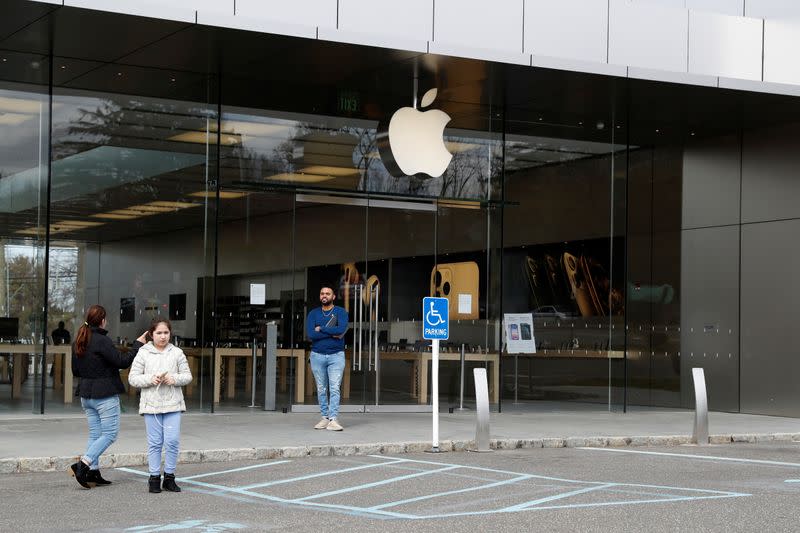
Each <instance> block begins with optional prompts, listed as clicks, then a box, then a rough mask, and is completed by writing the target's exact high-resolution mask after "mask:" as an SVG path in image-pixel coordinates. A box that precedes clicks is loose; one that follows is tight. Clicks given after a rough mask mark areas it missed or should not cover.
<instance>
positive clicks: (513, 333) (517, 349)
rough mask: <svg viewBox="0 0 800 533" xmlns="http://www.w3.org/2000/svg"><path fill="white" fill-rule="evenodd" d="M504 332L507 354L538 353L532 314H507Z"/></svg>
mask: <svg viewBox="0 0 800 533" xmlns="http://www.w3.org/2000/svg"><path fill="white" fill-rule="evenodd" d="M503 330H504V334H505V337H506V352H507V353H536V338H535V337H534V336H533V315H532V314H531V313H505V314H504V315H503Z"/></svg>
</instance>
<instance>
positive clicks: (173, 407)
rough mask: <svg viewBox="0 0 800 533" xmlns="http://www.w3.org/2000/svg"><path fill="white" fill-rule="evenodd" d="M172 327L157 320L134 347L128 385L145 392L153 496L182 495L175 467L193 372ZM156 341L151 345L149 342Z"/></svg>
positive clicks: (143, 405) (143, 404) (142, 402)
mask: <svg viewBox="0 0 800 533" xmlns="http://www.w3.org/2000/svg"><path fill="white" fill-rule="evenodd" d="M171 336H172V324H170V322H169V320H167V319H166V318H160V317H159V318H156V319H154V320H153V322H152V324H151V325H150V329H149V330H147V331H145V332H144V333H142V334H141V335H140V336H139V338H138V339H136V342H135V343H134V345H133V351H134V353H136V358H135V359H134V360H133V365H132V366H131V371H130V373H129V374H128V382H129V383H130V384H131V385H132V386H134V387H136V388H139V389H142V393H141V398H140V399H139V414H140V415H144V422H145V428H146V429H147V451H148V463H149V466H150V481H149V490H150V492H161V489H162V488H163V489H164V490H168V491H170V492H180V491H181V489H180V487H178V485H176V484H175V467H176V466H177V464H178V449H179V441H180V431H181V412H183V411H186V403H185V402H184V401H183V390H182V389H181V387H183V386H184V385H187V384H189V383H191V381H192V372H191V371H190V370H189V363H188V362H187V361H186V355H184V353H183V350H181V349H180V348H178V347H177V346H174V345H173V344H170V342H169V340H170V337H171ZM148 338H152V339H153V340H152V341H151V342H148V341H147V339H148ZM162 449H166V460H165V461H164V483H163V485H161V451H162Z"/></svg>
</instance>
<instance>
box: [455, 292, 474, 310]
mask: <svg viewBox="0 0 800 533" xmlns="http://www.w3.org/2000/svg"><path fill="white" fill-rule="evenodd" d="M471 312H472V295H471V294H459V295H458V314H459V315H468V314H470V313H471Z"/></svg>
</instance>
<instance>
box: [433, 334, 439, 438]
mask: <svg viewBox="0 0 800 533" xmlns="http://www.w3.org/2000/svg"><path fill="white" fill-rule="evenodd" d="M431 342H432V343H433V356H432V357H431V365H432V366H433V369H432V372H431V381H432V383H431V409H432V411H433V443H432V446H431V447H432V449H431V451H432V452H438V451H439V339H433V340H432V341H431Z"/></svg>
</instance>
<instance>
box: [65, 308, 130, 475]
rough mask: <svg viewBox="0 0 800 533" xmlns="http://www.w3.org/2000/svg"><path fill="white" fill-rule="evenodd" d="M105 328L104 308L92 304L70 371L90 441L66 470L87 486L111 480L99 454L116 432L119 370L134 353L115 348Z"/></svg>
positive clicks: (82, 328)
mask: <svg viewBox="0 0 800 533" xmlns="http://www.w3.org/2000/svg"><path fill="white" fill-rule="evenodd" d="M105 328H106V310H105V309H104V308H103V307H102V306H100V305H93V306H91V307H90V308H89V311H88V312H87V313H86V320H85V321H84V322H83V325H82V326H81V327H80V329H79V330H78V335H77V336H76V337H75V344H74V345H73V347H72V374H73V375H74V376H76V377H79V378H81V379H80V384H79V385H78V391H77V393H78V396H80V398H81V406H82V407H83V411H84V412H85V413H86V419H87V421H88V422H89V442H88V444H87V446H86V453H84V454H83V455H82V456H81V458H80V460H79V461H78V462H77V463H74V464H72V465H71V466H70V469H69V472H70V474H71V475H73V476H75V479H76V480H77V481H78V483H79V484H80V485H81V487H84V488H87V489H90V488H92V487H94V486H95V485H110V484H111V482H110V481H107V480H105V479H103V476H101V475H100V455H102V453H103V452H105V451H106V449H108V447H109V446H111V444H113V443H114V441H115V440H117V435H119V412H120V410H119V396H118V395H119V394H120V393H123V392H125V386H124V385H123V384H122V380H121V379H120V377H119V371H120V369H122V368H128V367H129V366H131V362H132V361H133V357H134V355H135V354H134V353H129V354H122V353H120V352H119V351H117V349H116V348H115V347H114V343H113V342H112V341H111V339H109V338H108V336H107V333H108V332H107V331H106V329H105Z"/></svg>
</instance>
